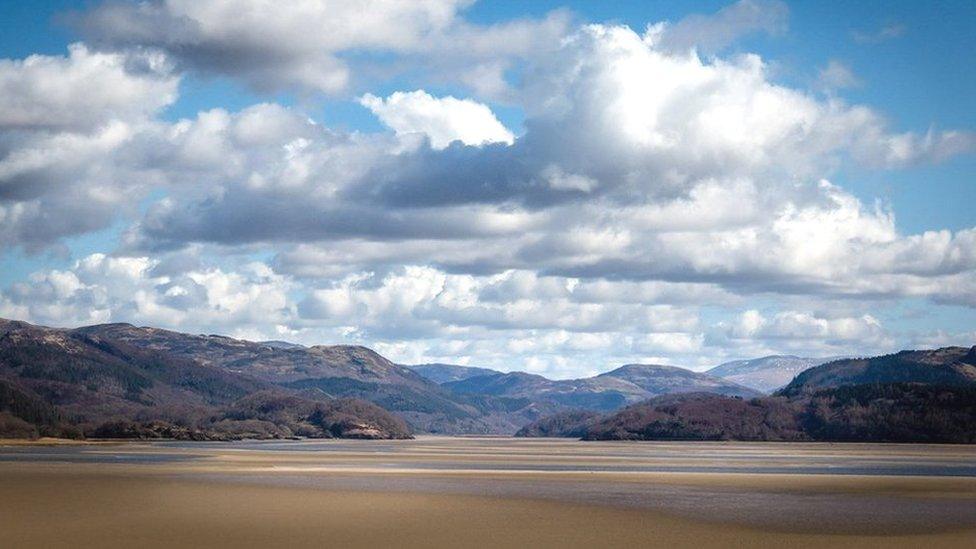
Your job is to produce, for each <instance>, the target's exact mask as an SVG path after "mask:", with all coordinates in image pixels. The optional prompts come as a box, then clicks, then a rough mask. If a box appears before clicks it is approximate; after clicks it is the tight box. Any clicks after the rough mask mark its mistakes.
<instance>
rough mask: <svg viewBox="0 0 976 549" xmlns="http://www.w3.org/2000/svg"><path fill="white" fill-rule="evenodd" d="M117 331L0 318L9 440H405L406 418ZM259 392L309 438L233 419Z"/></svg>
mask: <svg viewBox="0 0 976 549" xmlns="http://www.w3.org/2000/svg"><path fill="white" fill-rule="evenodd" d="M119 331H120V329H119V328H118V326H117V325H116V326H115V327H114V328H112V329H110V330H105V331H102V330H99V329H98V327H90V328H84V329H78V330H64V329H53V328H45V327H41V326H34V325H31V324H27V323H24V322H17V321H7V320H0V413H2V414H3V417H4V421H3V422H2V423H3V424H4V425H5V426H6V427H5V429H7V430H8V434H10V433H11V432H14V431H16V432H19V433H20V434H23V433H24V431H25V425H24V424H27V425H28V426H29V429H28V430H29V432H30V433H31V435H57V436H71V437H80V436H104V437H116V436H124V437H130V436H132V437H139V438H155V437H160V436H166V437H173V438H193V439H228V438H241V437H245V436H248V437H258V438H268V437H283V436H294V435H297V434H301V435H303V436H318V437H332V436H344V435H349V436H357V437H368V438H397V437H402V436H408V432H407V431H406V427H405V426H403V427H402V428H401V423H399V422H400V420H399V419H397V418H394V417H393V416H390V414H389V413H388V412H386V411H385V410H382V409H381V408H379V407H375V406H372V405H367V404H366V403H359V402H355V401H351V400H336V399H332V398H330V397H328V396H327V395H316V398H314V399H309V398H305V397H302V396H298V395H297V394H292V393H297V392H296V391H289V390H288V389H285V388H282V387H279V386H276V385H274V384H272V383H270V382H268V381H264V380H260V379H257V378H254V377H251V376H248V375H245V374H241V373H238V372H234V371H229V370H227V369H224V368H221V367H219V366H217V365H214V364H209V363H202V362H197V361H194V360H191V359H190V358H189V357H188V356H187V355H186V354H176V353H168V352H166V351H165V350H162V349H160V348H153V347H151V346H146V345H140V344H139V342H138V341H136V340H133V339H128V340H127V339H122V338H120V339H115V338H112V337H110V334H113V333H118V332H119ZM259 393H263V394H269V395H279V394H281V395H284V394H289V395H290V396H291V397H292V398H294V399H297V400H296V402H301V403H302V405H303V406H304V407H305V408H306V409H307V410H309V414H310V417H309V418H303V419H302V421H303V422H304V425H303V429H304V430H303V432H301V433H297V432H295V431H294V430H293V429H292V428H291V427H292V426H293V425H294V424H293V425H288V424H285V423H282V422H277V423H276V422H274V421H268V420H267V419H266V418H261V417H258V416H247V415H241V414H238V415H236V416H234V417H231V416H228V415H227V414H228V413H229V411H230V410H233V409H234V408H235V406H239V405H240V403H241V402H242V399H246V398H249V397H252V396H253V395H255V394H259ZM12 417H13V418H17V419H19V422H18V421H14V420H12V419H11V418H12ZM335 418H341V419H337V420H334V419H335ZM296 424H297V423H296ZM391 427H392V428H391Z"/></svg>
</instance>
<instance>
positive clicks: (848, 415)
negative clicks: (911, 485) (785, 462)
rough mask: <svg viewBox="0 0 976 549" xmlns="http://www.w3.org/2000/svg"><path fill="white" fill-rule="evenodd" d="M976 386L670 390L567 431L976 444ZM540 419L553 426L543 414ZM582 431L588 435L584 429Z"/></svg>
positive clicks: (601, 435) (642, 436)
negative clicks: (739, 392)
mask: <svg viewBox="0 0 976 549" xmlns="http://www.w3.org/2000/svg"><path fill="white" fill-rule="evenodd" d="M974 423H976V385H974V384H970V385H968V386H947V385H929V384H924V383H886V384H864V385H846V386H840V387H832V388H828V389H822V390H820V391H817V392H816V393H815V394H813V395H802V396H798V397H793V398H785V397H762V398H754V399H741V398H735V397H726V396H722V395H716V394H706V393H686V394H680V395H667V396H664V397H658V398H655V399H652V400H649V401H647V402H643V403H640V404H635V405H633V406H629V407H627V408H624V409H623V410H620V411H619V412H616V413H614V414H609V415H606V416H604V417H603V418H602V419H598V420H592V419H590V420H588V421H587V422H585V423H584V424H583V425H572V424H566V425H565V427H564V429H565V430H564V432H562V433H560V432H551V431H550V432H548V433H546V434H543V435H538V434H535V433H536V432H537V431H536V430H533V429H530V428H526V429H525V430H524V432H525V433H526V434H525V435H524V436H582V438H584V439H585V440H765V441H802V440H810V441H831V442H922V443H956V444H973V443H976V430H974V429H973V425H974ZM534 425H547V423H546V420H545V419H543V420H540V421H539V422H537V423H536V424H534ZM580 432H582V435H580V434H579V433H580Z"/></svg>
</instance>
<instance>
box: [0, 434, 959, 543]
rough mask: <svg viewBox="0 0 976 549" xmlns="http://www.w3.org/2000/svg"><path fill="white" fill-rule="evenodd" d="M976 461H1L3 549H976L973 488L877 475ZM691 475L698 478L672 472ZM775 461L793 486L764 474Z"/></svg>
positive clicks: (299, 454)
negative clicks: (822, 470) (679, 466)
mask: <svg viewBox="0 0 976 549" xmlns="http://www.w3.org/2000/svg"><path fill="white" fill-rule="evenodd" d="M974 453H976V452H974V449H972V448H970V447H956V446H905V445H892V446H885V445H817V444H804V445H791V444H780V445H762V444H720V443H684V444H667V443H661V444H658V443H639V444H619V443H607V444H603V443H577V442H573V441H548V440H535V441H519V440H511V439H449V438H443V439H436V438H428V439H420V440H417V441H401V442H387V443H371V442H344V441H330V442H318V443H311V444H308V443H291V445H287V444H284V445H283V444H280V443H279V444H276V445H273V446H269V445H262V444H257V443H253V444H246V445H229V444H201V445H192V444H191V445H183V444H175V445H173V444H145V443H127V444H100V445H92V446H76V445H67V446H63V447H61V446H9V447H3V446H0V546H3V547H147V548H148V547H268V546H282V547H326V546H330V547H384V546H396V547H598V546H599V547H618V546H667V547H691V546H693V547H733V546H740V547H741V546H760V545H763V546H767V545H771V544H776V545H782V546H787V545H788V546H799V547H802V546H817V547H823V546H830V547H882V546H883V547H888V548H891V547H919V546H922V545H925V546H928V547H973V546H976V477H973V476H965V475H964V476H951V477H950V476H932V475H927V476H916V475H904V474H899V475H892V474H876V470H878V469H879V468H882V469H880V470H884V469H883V468H884V467H891V466H893V465H892V464H901V465H905V464H908V465H911V464H917V466H918V467H920V468H921V467H923V466H927V467H943V468H948V469H945V470H949V469H951V468H952V467H955V466H957V465H958V466H966V465H968V464H973V463H976V462H974V461H973V458H974V457H976V455H974ZM682 459H684V462H685V463H687V464H689V465H688V467H687V469H688V470H682V471H672V470H664V469H668V468H669V467H671V466H672V465H673V464H675V463H678V462H682ZM780 463H792V464H794V465H795V468H796V471H795V472H793V473H769V472H763V471H762V468H763V467H767V468H768V467H774V466H777V464H780ZM716 464H719V465H722V466H723V467H725V469H731V470H722V471H718V472H717V471H715V470H714V469H715V467H716V466H717V465H716ZM811 464H813V465H811ZM813 466H817V467H820V466H828V467H844V468H845V474H812V473H811V472H810V471H809V470H807V469H808V468H810V467H813ZM850 468H854V469H856V468H862V469H864V474H855V473H854V472H852V471H850V470H848V469H850ZM757 469H758V472H757Z"/></svg>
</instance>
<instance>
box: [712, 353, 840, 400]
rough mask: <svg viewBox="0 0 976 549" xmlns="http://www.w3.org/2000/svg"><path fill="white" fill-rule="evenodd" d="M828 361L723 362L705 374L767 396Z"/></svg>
mask: <svg viewBox="0 0 976 549" xmlns="http://www.w3.org/2000/svg"><path fill="white" fill-rule="evenodd" d="M830 360H833V359H822V358H805V357H799V356H792V355H772V356H764V357H761V358H753V359H748V360H735V361H732V362H726V363H724V364H719V365H718V366H716V367H714V368H712V369H711V370H708V371H707V372H705V373H707V374H708V375H711V376H715V377H720V378H722V379H726V380H728V381H731V382H733V383H738V384H739V385H744V386H746V387H749V388H752V389H755V390H757V391H761V392H763V393H771V392H773V391H775V390H777V389H780V388H782V387H783V386H785V385H786V384H788V383H789V382H791V381H793V378H795V377H796V376H797V375H798V374H799V373H800V372H803V371H804V370H807V369H810V368H812V367H814V366H818V365H820V364H823V363H825V362H829V361H830Z"/></svg>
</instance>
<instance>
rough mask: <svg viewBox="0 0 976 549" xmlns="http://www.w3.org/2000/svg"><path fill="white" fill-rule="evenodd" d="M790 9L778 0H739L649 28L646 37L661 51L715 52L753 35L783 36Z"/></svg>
mask: <svg viewBox="0 0 976 549" xmlns="http://www.w3.org/2000/svg"><path fill="white" fill-rule="evenodd" d="M788 19H789V7H788V6H787V5H786V4H785V3H783V2H780V1H779V0H739V1H738V2H735V3H733V4H730V5H728V6H726V7H724V8H722V9H720V10H719V11H718V12H716V13H714V14H711V15H689V16H687V17H685V18H684V19H682V20H680V21H678V22H677V23H673V24H669V23H659V24H656V25H650V26H649V27H648V30H647V37H648V39H649V40H652V41H653V42H654V44H655V46H658V47H660V48H662V49H666V50H670V51H674V52H685V51H688V50H689V49H692V48H697V49H699V50H700V51H702V52H705V53H715V52H717V51H719V50H721V49H723V48H725V47H727V46H728V45H730V44H732V43H733V42H735V41H736V40H737V39H738V38H739V37H741V36H743V35H747V34H751V33H754V32H759V31H763V32H767V33H769V34H782V33H783V32H785V31H786V27H787V20H788Z"/></svg>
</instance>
